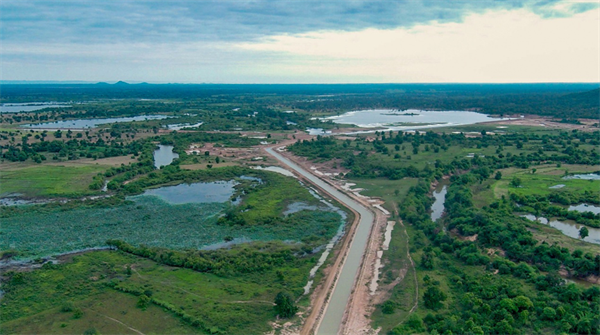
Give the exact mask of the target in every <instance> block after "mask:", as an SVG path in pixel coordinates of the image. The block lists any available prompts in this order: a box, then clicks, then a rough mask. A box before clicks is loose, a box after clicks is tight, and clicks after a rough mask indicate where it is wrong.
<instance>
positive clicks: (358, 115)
mask: <svg viewBox="0 0 600 335" xmlns="http://www.w3.org/2000/svg"><path fill="white" fill-rule="evenodd" d="M323 120H331V121H333V122H335V123H340V124H354V125H357V126H359V127H364V128H381V127H382V128H386V129H387V130H412V129H423V128H434V127H444V126H458V125H467V124H474V123H481V122H490V121H499V120H507V119H506V118H493V117H490V116H488V115H485V114H481V113H476V112H466V111H422V110H416V109H409V110H405V111H396V110H391V109H371V110H359V111H352V112H347V113H344V114H342V115H337V116H330V117H326V118H323Z"/></svg>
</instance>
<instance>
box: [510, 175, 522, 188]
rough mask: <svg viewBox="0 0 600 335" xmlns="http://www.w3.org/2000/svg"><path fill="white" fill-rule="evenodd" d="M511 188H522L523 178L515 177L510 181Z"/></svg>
mask: <svg viewBox="0 0 600 335" xmlns="http://www.w3.org/2000/svg"><path fill="white" fill-rule="evenodd" d="M510 186H512V187H519V186H521V178H518V177H513V179H512V180H511V181H510Z"/></svg>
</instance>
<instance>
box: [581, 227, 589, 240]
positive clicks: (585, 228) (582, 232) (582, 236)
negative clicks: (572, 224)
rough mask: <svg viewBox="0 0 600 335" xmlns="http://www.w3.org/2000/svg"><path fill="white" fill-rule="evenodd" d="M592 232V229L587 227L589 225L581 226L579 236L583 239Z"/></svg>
mask: <svg viewBox="0 0 600 335" xmlns="http://www.w3.org/2000/svg"><path fill="white" fill-rule="evenodd" d="M589 234H590V231H589V230H588V229H587V227H581V229H579V237H580V238H581V239H582V240H583V239H585V238H586V237H588V235H589Z"/></svg>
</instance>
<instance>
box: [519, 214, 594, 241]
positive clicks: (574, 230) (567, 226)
mask: <svg viewBox="0 0 600 335" xmlns="http://www.w3.org/2000/svg"><path fill="white" fill-rule="evenodd" d="M521 216H522V217H524V218H526V219H527V220H530V221H537V222H539V223H542V224H545V225H549V226H550V227H553V228H556V229H558V230H560V231H561V232H562V233H563V234H565V235H567V236H569V237H572V238H577V239H578V238H579V229H581V227H583V225H580V224H577V223H570V222H563V221H558V220H548V219H546V218H545V217H536V216H535V215H533V214H523V215H521ZM587 229H588V231H589V235H588V237H586V238H585V239H584V241H586V242H589V243H594V244H600V229H598V228H592V227H587Z"/></svg>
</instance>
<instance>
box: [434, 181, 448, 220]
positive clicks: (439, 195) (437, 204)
mask: <svg viewBox="0 0 600 335" xmlns="http://www.w3.org/2000/svg"><path fill="white" fill-rule="evenodd" d="M446 192H447V189H446V185H444V187H442V189H441V190H439V191H438V190H435V191H433V197H434V198H435V201H434V203H433V205H431V221H433V222H435V221H437V220H438V219H439V218H441V217H442V214H444V202H445V201H446Z"/></svg>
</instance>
